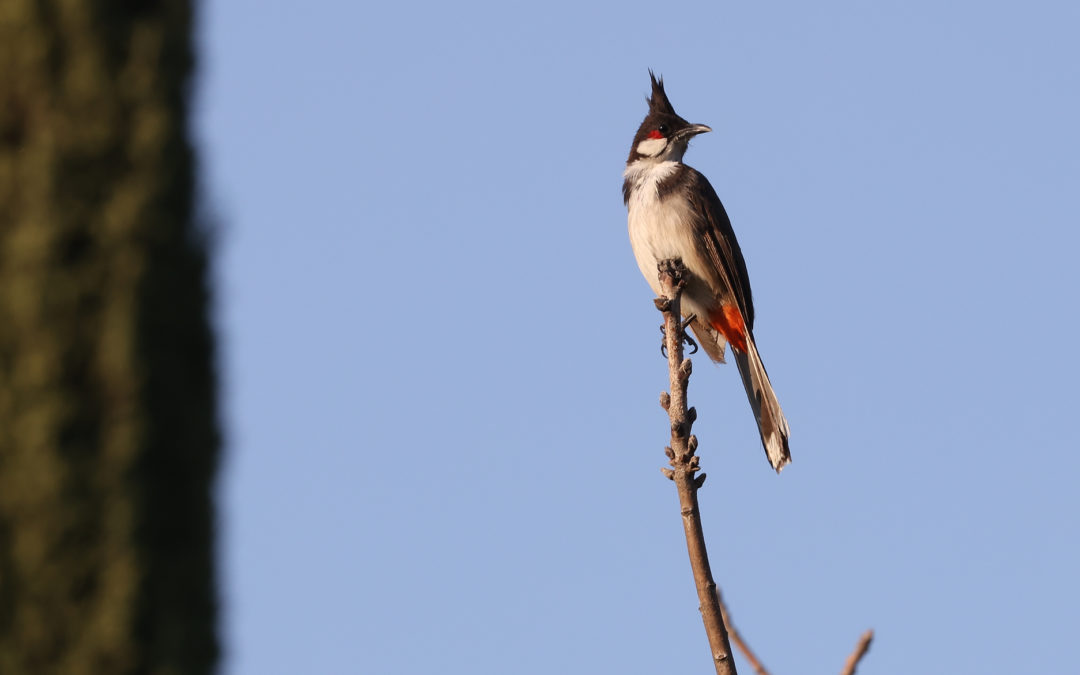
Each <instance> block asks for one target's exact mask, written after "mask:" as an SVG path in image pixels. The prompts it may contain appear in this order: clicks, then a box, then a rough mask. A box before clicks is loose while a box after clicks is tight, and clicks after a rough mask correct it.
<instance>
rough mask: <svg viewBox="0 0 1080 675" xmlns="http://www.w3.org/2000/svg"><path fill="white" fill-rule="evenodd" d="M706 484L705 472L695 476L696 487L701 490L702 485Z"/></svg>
mask: <svg viewBox="0 0 1080 675" xmlns="http://www.w3.org/2000/svg"><path fill="white" fill-rule="evenodd" d="M704 484H705V474H703V473H699V474H698V475H697V477H696V478H694V488H695V489H698V490H700V489H701V486H702V485H704Z"/></svg>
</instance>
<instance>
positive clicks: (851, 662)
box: [840, 630, 874, 675]
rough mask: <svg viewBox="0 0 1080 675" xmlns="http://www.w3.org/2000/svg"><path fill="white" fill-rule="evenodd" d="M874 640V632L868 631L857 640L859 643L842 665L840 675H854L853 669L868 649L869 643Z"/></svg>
mask: <svg viewBox="0 0 1080 675" xmlns="http://www.w3.org/2000/svg"><path fill="white" fill-rule="evenodd" d="M873 639H874V631H872V630H868V631H866V632H865V633H863V634H862V637H860V638H859V643H858V644H856V645H855V651H853V652H851V656H849V657H847V662H846V663H845V664H844V669H843V670H841V671H840V675H855V668H857V667H858V665H859V660H860V659H862V657H863V656H865V655H866V652H867V651H869V649H870V642H871V641H872V640H873Z"/></svg>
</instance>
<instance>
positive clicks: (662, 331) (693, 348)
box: [660, 314, 698, 359]
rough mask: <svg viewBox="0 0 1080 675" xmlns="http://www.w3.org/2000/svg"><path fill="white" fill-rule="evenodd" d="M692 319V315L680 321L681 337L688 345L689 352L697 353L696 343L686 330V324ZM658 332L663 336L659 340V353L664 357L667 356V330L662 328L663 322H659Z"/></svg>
mask: <svg viewBox="0 0 1080 675" xmlns="http://www.w3.org/2000/svg"><path fill="white" fill-rule="evenodd" d="M693 320H694V315H693V314H691V315H690V316H688V317H686V318H685V319H684V320H683V322H682V339H683V342H685V343H686V345H687V346H688V347H690V353H691V354H697V350H698V345H697V343H696V342H694V338H692V337H690V333H688V332H686V328H687V326H689V325H690V322H691V321H693ZM660 334H661V335H663V336H664V339H663V340H661V341H660V353H661V354H663V356H664V358H665V359H666V358H667V330H665V329H664V324H660Z"/></svg>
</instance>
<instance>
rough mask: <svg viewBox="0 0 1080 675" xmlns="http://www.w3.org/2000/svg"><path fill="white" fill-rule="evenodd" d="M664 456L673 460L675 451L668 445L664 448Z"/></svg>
mask: <svg viewBox="0 0 1080 675" xmlns="http://www.w3.org/2000/svg"><path fill="white" fill-rule="evenodd" d="M664 454H665V455H667V458H668V459H675V451H674V450H672V449H671V446H670V445H669V446H667V447H666V448H664Z"/></svg>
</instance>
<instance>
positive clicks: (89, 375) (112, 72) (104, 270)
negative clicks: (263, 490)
mask: <svg viewBox="0 0 1080 675" xmlns="http://www.w3.org/2000/svg"><path fill="white" fill-rule="evenodd" d="M191 11H192V8H191V2H190V0H158V1H154V0H2V2H0V673H4V674H5V675H16V674H23V673H25V674H33V675H41V674H49V673H63V674H64V675H81V674H83V673H85V674H91V673H93V674H95V675H97V674H101V673H109V674H117V673H118V674H123V673H136V672H137V673H160V674H166V673H168V674H174V673H175V674H181V673H184V674H187V673H209V672H212V671H213V670H214V669H215V664H216V661H217V656H218V643H217V639H216V637H215V633H216V618H217V608H216V594H215V583H214V582H215V566H214V555H213V543H214V528H213V524H214V513H213V504H212V501H213V500H212V494H213V479H214V475H215V469H216V466H217V461H218V449H219V437H218V427H217V417H216V393H215V391H216V381H215V374H214V368H213V364H214V349H213V347H214V345H213V337H212V335H211V330H210V327H209V319H208V305H209V303H208V289H207V252H206V246H205V242H204V241H203V239H202V237H201V236H200V232H199V230H198V228H197V226H196V223H195V220H196V219H195V213H194V208H193V200H194V193H195V172H194V158H193V153H192V149H191V145H190V144H189V141H188V128H187V124H188V122H187V112H188V82H189V75H190V73H191V70H192V49H191V27H192V26H191V19H192V17H191Z"/></svg>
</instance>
